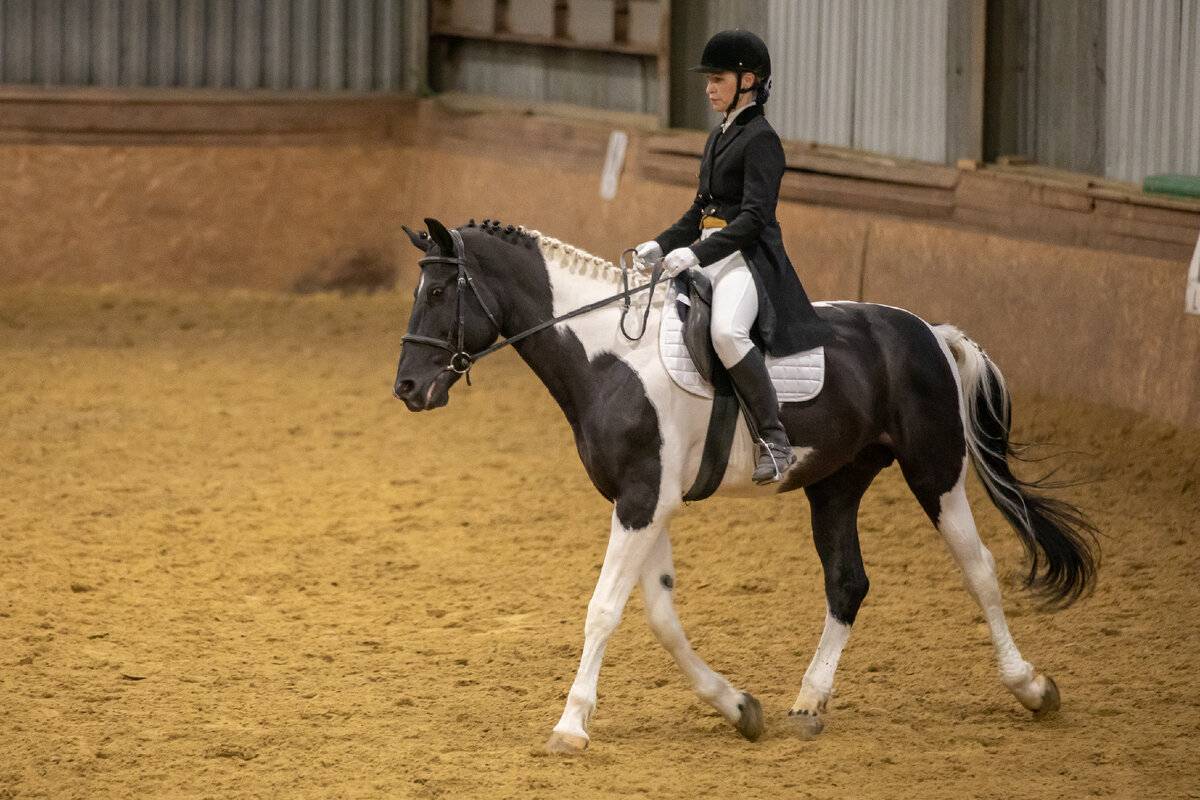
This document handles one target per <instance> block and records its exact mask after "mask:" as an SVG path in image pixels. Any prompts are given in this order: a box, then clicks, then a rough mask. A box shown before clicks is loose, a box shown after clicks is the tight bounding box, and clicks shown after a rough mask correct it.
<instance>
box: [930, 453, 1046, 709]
mask: <svg viewBox="0 0 1200 800" xmlns="http://www.w3.org/2000/svg"><path fill="white" fill-rule="evenodd" d="M965 479H966V464H965V463H964V465H963V470H962V475H961V476H960V477H959V480H958V483H956V484H955V486H954V488H953V489H951V490H950V491H949V492H946V493H945V494H943V495H942V496H941V497H940V498H938V500H937V505H936V506H935V509H936V511H935V512H931V513H930V517H932V519H933V521H934V524H936V525H937V528H938V531H939V532H940V533H941V534H942V538H943V539H945V541H946V546H947V547H948V548H949V549H950V553H951V554H952V555H953V556H954V560H955V561H957V562H958V566H959V568H960V569H962V573H963V581H964V583H965V584H966V587H967V591H968V592H970V594H971V596H972V597H974V598H975V602H976V603H978V604H979V608H980V610H982V611H983V617H984V619H985V620H987V625H988V629H989V630H990V631H991V634H992V646H993V647H994V648H995V651H996V662H997V666H998V667H999V669H1000V682H1001V683H1002V684H1004V686H1005V687H1006V688H1007V689H1008V690H1009V691H1010V692H1012V693H1013V694H1014V695H1015V696H1016V698H1017V699H1018V700H1020V701H1021V705H1023V706H1025V707H1026V708H1028V709H1029V710H1030V711H1033V712H1036V713H1047V712H1051V711H1056V710H1057V709H1058V707H1059V704H1060V701H1059V694H1058V687H1057V686H1055V684H1054V681H1053V680H1051V679H1050V678H1049V677H1047V676H1046V675H1041V674H1038V673H1036V672H1035V671H1034V669H1033V665H1031V664H1030V663H1029V662H1028V661H1026V660H1025V659H1024V658H1023V657H1022V656H1021V652H1020V651H1019V650H1018V649H1017V645H1016V644H1015V643H1014V642H1013V638H1012V634H1011V633H1010V632H1009V630H1008V622H1007V621H1006V620H1005V618H1004V606H1003V603H1002V602H1001V599H1000V584H999V583H998V582H997V581H996V561H995V559H994V558H993V557H992V554H991V552H990V551H989V550H988V549H987V547H986V546H984V544H983V541H982V540H981V539H980V538H979V532H978V531H977V530H976V528H975V517H974V516H973V515H972V514H971V507H970V505H968V503H967V492H966V488H965V485H964V481H965ZM918 499H921V500H922V505H924V506H925V508H926V511H929V510H930V506H929V505H927V504H926V501H925V500H924V499H922V498H921V497H920V495H919V494H918Z"/></svg>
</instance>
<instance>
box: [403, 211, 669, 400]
mask: <svg viewBox="0 0 1200 800" xmlns="http://www.w3.org/2000/svg"><path fill="white" fill-rule="evenodd" d="M449 233H450V237H451V238H452V239H453V241H454V256H453V257H451V256H426V257H425V258H422V259H421V260H420V261H418V262H417V264H419V265H420V266H421V267H422V268H424V267H425V266H426V265H428V264H450V265H452V266H455V267H457V268H458V291H457V296H456V297H455V303H454V304H455V310H454V317H455V330H454V331H452V332H451V335H452V336H453V339H454V340H453V341H451V339H450V337H447V338H445V339H437V338H435V337H433V336H421V335H419V334H415V333H406V334H404V336H402V337H401V338H400V341H401V342H413V343H415V344H425V345H430V346H431V347H438V348H441V349H442V350H445V351H447V352H449V353H450V363H449V364H448V365H447V366H446V369H447V370H449V371H451V372H455V373H458V374H459V375H465V376H466V377H467V385H468V386H470V385H471V367H473V366H474V365H475V362H476V361H478V360H479V359H481V358H483V357H484V356H486V355H491V354H492V353H494V352H496V351H497V350H499V349H501V348H502V347H507V346H508V345H510V344H516V343H517V342H519V341H521V340H522V339H524V338H526V337H528V336H532V335H533V334H535V333H538V332H539V331H543V330H545V329H546V328H549V327H551V326H553V325H557V324H558V323H560V322H562V321H563V320H568V319H571V318H572V317H578V316H580V315H581V314H587V313H588V312H590V311H595V310H596V309H598V308H603V307H604V306H607V305H610V304H611V303H615V302H616V301H618V300H624V301H625V307H624V309H623V310H622V311H621V333H622V334H623V335H624V336H625V338H626V339H628V340H630V341H631V342H636V341H639V340H640V339H641V338H642V337H643V336H645V335H646V324H647V322H648V321H649V319H650V303H649V302H647V303H646V311H645V313H644V314H643V315H642V326H641V330H640V331H639V332H638V334H637V335H636V336H631V335H629V333H628V332H626V330H625V317H626V315H627V314H628V313H629V310H630V298H631V297H633V295H635V294H638V293H639V292H644V291H647V290H649V292H650V294H651V295H652V296H653V294H654V287H655V286H656V285H657V284H658V281H659V278H661V277H662V260H661V259H659V260H658V261H657V262H655V264H654V269H653V271H652V272H651V274H650V282H649V283H647V284H643V285H642V286H635V287H634V288H632V289H630V288H629V272H628V269H627V268H626V266H625V256H626V255H627V254H629V253H632V252H634V251H633V249H629V250H626V251H625V252H623V253H621V279H622V282H623V285H624V287H625V289H624V291H622V292H618V293H617V294H614V295H613V296H611V297H606V298H604V299H603V300H597V301H596V302H594V303H589V304H587V305H586V306H583V307H581V308H577V309H575V310H574V311H568V312H567V313H566V314H563V315H561V316H558V317H554V318H552V319H548V320H546V321H544V322H539V323H538V324H537V325H534V326H533V327H532V328H528V329H526V330H523V331H521V332H520V333H517V334H514V335H513V336H509V337H508V338H506V339H501V340H500V341H498V342H496V343H495V344H493V345H492V346H491V347H487V348H484V349H483V350H480V351H479V352H478V353H469V352H467V349H466V344H465V342H464V339H465V337H466V329H467V326H466V315H465V312H464V309H463V297H464V296H465V295H466V290H467V289H468V288H470V290H471V291H472V292H474V294H475V299H476V300H477V301H479V306H480V308H482V309H483V313H485V314H487V318H488V320H490V321H491V323H492V327H494V328H495V329H496V334H497V335H503V334H502V333H501V331H500V323H499V322H498V321H497V320H496V315H495V314H493V313H492V310H491V308H489V307H488V304H487V303H486V302H485V301H484V299H483V294H482V293H481V292H480V291H479V287H478V286H476V285H475V281H474V280H472V278H471V273H470V272H468V271H467V258H466V250H465V248H464V247H463V240H462V235H461V234H460V233H459V232H458V231H457V230H455V229H451V230H450V232H449Z"/></svg>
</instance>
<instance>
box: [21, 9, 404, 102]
mask: <svg viewBox="0 0 1200 800" xmlns="http://www.w3.org/2000/svg"><path fill="white" fill-rule="evenodd" d="M425 1H426V0H0V84H17V85H39V86H112V87H142V86H154V87H161V88H207V89H230V88H237V89H247V90H249V89H272V90H275V91H286V90H301V91H308V90H319V91H331V92H338V91H356V92H365V91H396V90H400V89H412V88H415V87H416V84H417V81H418V75H417V74H416V73H417V71H418V65H419V64H420V63H421V62H422V61H423V58H424V56H423V49H424V48H423V44H421V42H423V38H424V25H425V20H426V9H425ZM410 26H419V27H420V28H421V33H420V36H414V35H413V34H412V31H411V30H410V29H409V28H410ZM418 50H419V51H420V52H416V51H418Z"/></svg>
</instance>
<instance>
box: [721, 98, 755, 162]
mask: <svg viewBox="0 0 1200 800" xmlns="http://www.w3.org/2000/svg"><path fill="white" fill-rule="evenodd" d="M762 115H763V107H762V106H761V105H753V106H750V108H747V109H746V110H745V111H743V112H741V113H740V114H738V115H737V117H735V118H734V120H733V124H732V125H730V126H729V130H727V131H725V133H723V134H722V135H721V138H720V139H718V140H717V144H716V147H715V149H714V151H713V157H714V158H715V157H717V156H719V155H721V153H722V152H723V151H724V150H725V148H727V147H729V145H730V143H731V142H733V140H734V139H736V138H737V137H738V136H740V135H741V133H742V131H743V130H744V129H745V127H746V125H747V124H749V122H750V120H752V119H754V118H755V117H761V116H762Z"/></svg>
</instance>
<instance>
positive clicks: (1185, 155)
mask: <svg viewBox="0 0 1200 800" xmlns="http://www.w3.org/2000/svg"><path fill="white" fill-rule="evenodd" d="M1198 20H1200V0H1109V2H1108V34H1107V37H1108V38H1107V45H1108V49H1107V66H1108V75H1109V81H1108V89H1107V92H1106V95H1105V100H1106V103H1107V109H1108V112H1107V117H1106V123H1105V136H1106V142H1105V144H1106V151H1105V152H1106V158H1105V173H1106V174H1107V175H1108V176H1109V177H1111V178H1117V179H1118V180H1127V181H1141V180H1142V179H1143V178H1145V177H1146V176H1147V175H1153V174H1156V173H1160V172H1183V173H1189V174H1200V111H1198V110H1197V109H1198V108H1200V21H1198Z"/></svg>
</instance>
